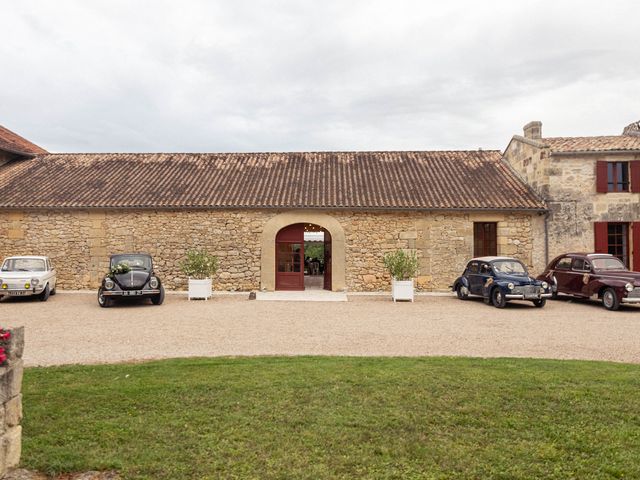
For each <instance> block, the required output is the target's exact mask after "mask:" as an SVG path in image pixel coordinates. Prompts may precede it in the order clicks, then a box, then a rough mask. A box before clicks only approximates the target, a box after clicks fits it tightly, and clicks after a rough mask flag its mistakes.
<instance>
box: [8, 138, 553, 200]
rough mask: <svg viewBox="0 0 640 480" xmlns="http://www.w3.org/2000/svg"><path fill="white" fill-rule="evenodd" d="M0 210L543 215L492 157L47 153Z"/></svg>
mask: <svg viewBox="0 0 640 480" xmlns="http://www.w3.org/2000/svg"><path fill="white" fill-rule="evenodd" d="M2 207H5V208H83V207H88V208H90V207H98V208H111V207H129V208H188V207H191V208H353V209H387V208H390V209H405V210H411V209H494V210H495V209H505V210H513V209H533V210H543V209H545V205H544V203H543V202H542V200H540V199H539V198H538V197H537V196H536V195H535V194H534V193H533V192H532V191H531V190H530V189H529V187H528V186H527V185H526V184H525V183H523V182H522V181H521V180H520V179H519V178H518V177H517V176H516V175H515V174H514V173H513V171H512V170H511V169H510V167H508V166H507V164H506V163H505V162H503V161H502V160H501V154H500V152H498V151H443V152H306V153H230V154H224V153H219V154H213V153H203V154H197V153H187V154H184V153H155V154H154V153H143V154H99V153H94V154H49V155H42V156H38V157H36V158H34V159H31V160H24V161H18V162H12V163H10V164H7V165H4V166H2V167H0V208H2Z"/></svg>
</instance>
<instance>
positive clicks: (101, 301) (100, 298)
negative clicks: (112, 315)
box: [98, 288, 112, 308]
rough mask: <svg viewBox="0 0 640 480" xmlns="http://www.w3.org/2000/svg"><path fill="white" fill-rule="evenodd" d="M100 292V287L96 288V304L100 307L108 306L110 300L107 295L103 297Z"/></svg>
mask: <svg viewBox="0 0 640 480" xmlns="http://www.w3.org/2000/svg"><path fill="white" fill-rule="evenodd" d="M102 292H103V290H102V288H100V289H98V305H100V306H101V307H102V308H109V307H110V306H111V302H112V300H111V299H110V298H108V297H105V296H104V294H103V293H102Z"/></svg>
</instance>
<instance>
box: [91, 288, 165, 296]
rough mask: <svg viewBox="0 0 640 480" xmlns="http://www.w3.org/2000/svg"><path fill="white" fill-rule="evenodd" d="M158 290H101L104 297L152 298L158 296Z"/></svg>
mask: <svg viewBox="0 0 640 480" xmlns="http://www.w3.org/2000/svg"><path fill="white" fill-rule="evenodd" d="M159 293H160V289H158V288H154V289H152V288H145V289H143V290H103V291H102V294H103V295H104V296H105V297H152V296H154V295H158V294H159Z"/></svg>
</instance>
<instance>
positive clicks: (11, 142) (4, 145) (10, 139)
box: [0, 125, 48, 156]
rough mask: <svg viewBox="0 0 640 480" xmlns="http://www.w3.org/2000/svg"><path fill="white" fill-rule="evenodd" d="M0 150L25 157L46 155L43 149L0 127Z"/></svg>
mask: <svg viewBox="0 0 640 480" xmlns="http://www.w3.org/2000/svg"><path fill="white" fill-rule="evenodd" d="M0 150H4V151H7V152H11V153H17V154H18V155H26V156H32V155H38V154H41V153H48V152H47V151H46V150H45V149H44V148H40V147H39V146H38V145H36V144H35V143H31V142H30V141H29V140H27V139H25V138H22V137H21V136H20V135H18V134H17V133H13V132H12V131H11V130H9V129H7V128H5V127H3V126H2V125H0Z"/></svg>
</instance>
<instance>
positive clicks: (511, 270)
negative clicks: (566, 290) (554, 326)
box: [452, 257, 552, 308]
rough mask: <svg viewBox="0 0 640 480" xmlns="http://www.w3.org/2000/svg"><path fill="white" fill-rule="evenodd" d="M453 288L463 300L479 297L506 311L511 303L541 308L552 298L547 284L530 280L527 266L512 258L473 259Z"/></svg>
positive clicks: (533, 279)
mask: <svg viewBox="0 0 640 480" xmlns="http://www.w3.org/2000/svg"><path fill="white" fill-rule="evenodd" d="M452 288H453V291H455V292H456V294H457V295H458V298H459V299H461V300H466V299H467V298H468V297H469V296H470V295H473V296H479V297H482V298H483V299H484V301H485V303H487V304H489V303H492V304H493V306H495V307H497V308H503V307H504V306H505V305H506V303H507V301H509V300H528V301H531V302H533V304H534V305H535V306H536V307H538V308H541V307H544V305H545V303H546V301H547V298H551V296H552V292H551V288H550V287H549V284H548V283H547V282H545V281H540V280H536V279H535V278H533V277H530V276H529V272H528V271H527V267H525V266H524V265H523V263H522V262H521V261H520V260H518V259H515V258H510V257H479V258H474V259H472V260H471V261H470V262H469V263H468V264H467V268H465V270H464V272H463V273H462V275H461V276H460V277H458V278H457V279H456V281H455V282H454V283H453V286H452Z"/></svg>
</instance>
